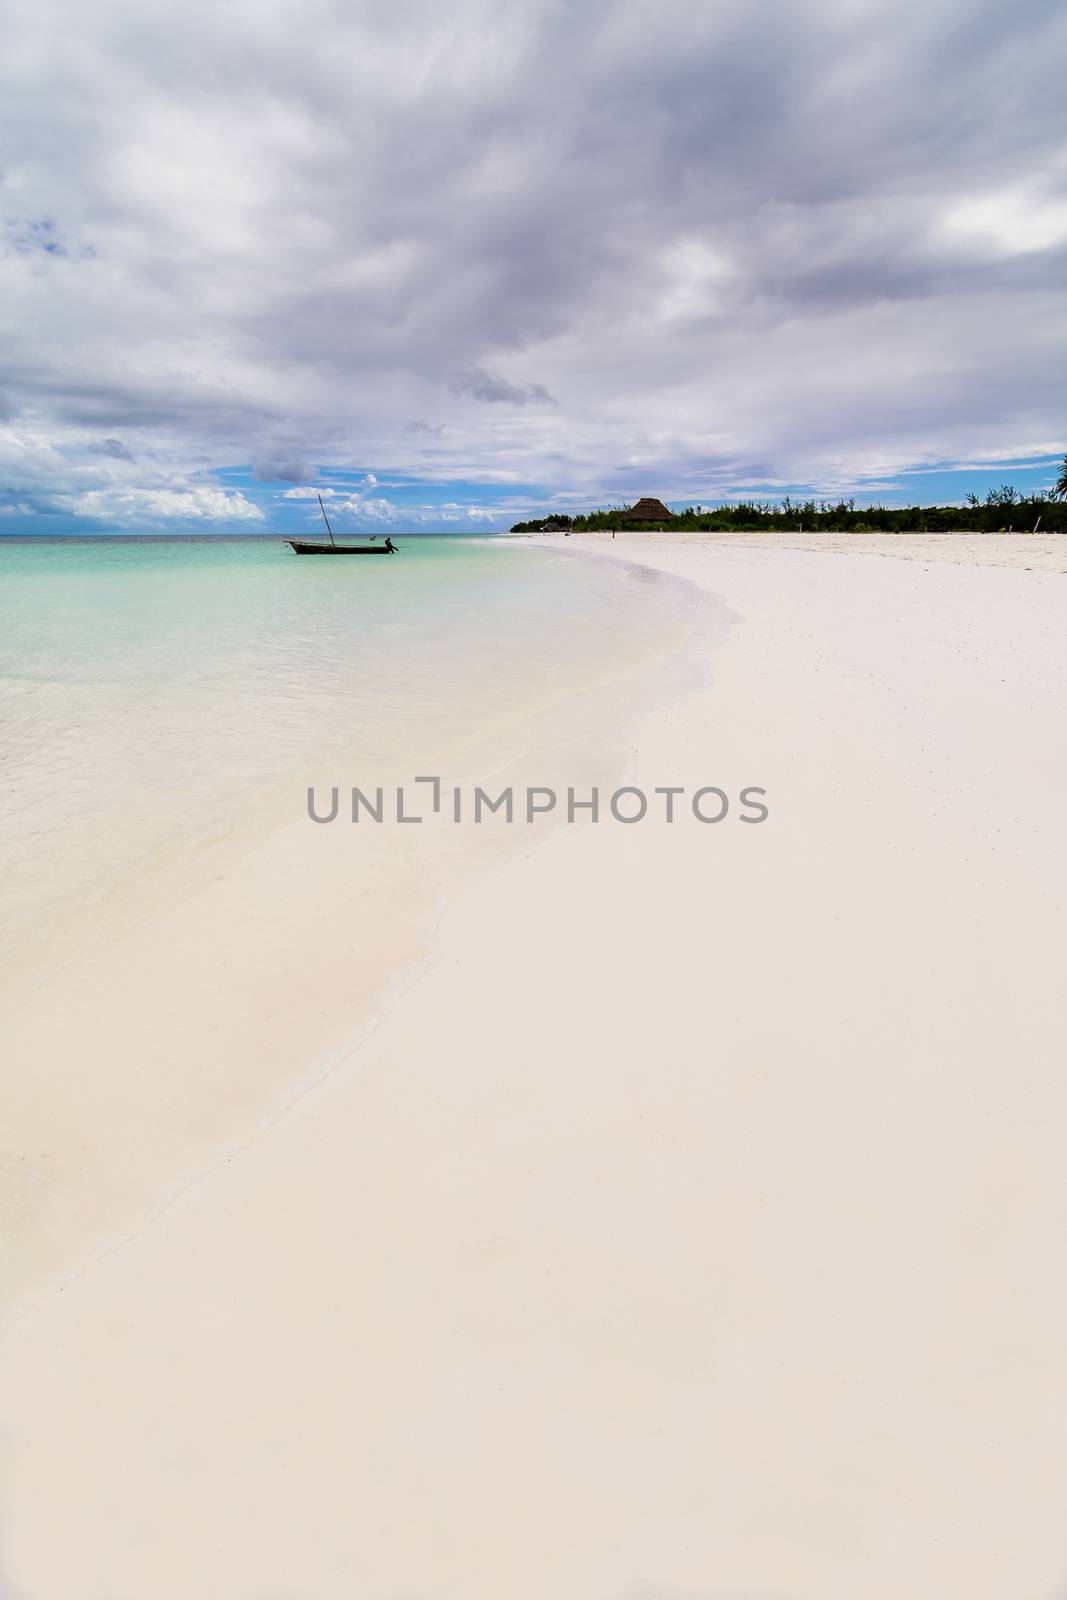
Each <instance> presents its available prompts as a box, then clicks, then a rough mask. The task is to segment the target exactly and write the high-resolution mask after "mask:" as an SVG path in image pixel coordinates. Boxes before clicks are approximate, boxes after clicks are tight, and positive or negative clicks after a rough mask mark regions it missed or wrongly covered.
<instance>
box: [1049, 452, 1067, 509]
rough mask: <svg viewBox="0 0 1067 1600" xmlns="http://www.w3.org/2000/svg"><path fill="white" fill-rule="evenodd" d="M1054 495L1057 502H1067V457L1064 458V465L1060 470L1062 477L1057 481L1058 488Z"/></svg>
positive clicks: (1054, 490)
mask: <svg viewBox="0 0 1067 1600" xmlns="http://www.w3.org/2000/svg"><path fill="white" fill-rule="evenodd" d="M1052 493H1053V494H1054V495H1055V496H1056V499H1057V500H1067V456H1064V458H1063V465H1062V466H1061V468H1060V475H1059V477H1058V478H1057V479H1056V487H1055V488H1054V489H1053V491H1052Z"/></svg>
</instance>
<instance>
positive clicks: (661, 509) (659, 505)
mask: <svg viewBox="0 0 1067 1600" xmlns="http://www.w3.org/2000/svg"><path fill="white" fill-rule="evenodd" d="M620 520H621V521H623V522H673V521H674V513H673V512H671V511H668V510H667V507H666V506H665V505H664V504H663V501H662V500H649V499H647V498H646V499H644V500H639V501H638V502H637V504H636V505H635V506H631V507H630V509H629V511H624V512H623V513H622V517H621V519H620Z"/></svg>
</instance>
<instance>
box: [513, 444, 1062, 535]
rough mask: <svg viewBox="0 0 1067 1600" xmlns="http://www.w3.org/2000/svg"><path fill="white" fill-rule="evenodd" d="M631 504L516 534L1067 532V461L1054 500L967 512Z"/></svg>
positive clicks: (1015, 497)
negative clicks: (638, 507)
mask: <svg viewBox="0 0 1067 1600" xmlns="http://www.w3.org/2000/svg"><path fill="white" fill-rule="evenodd" d="M625 510H626V507H625V506H610V507H609V508H608V509H607V510H606V511H590V512H587V513H585V514H584V515H581V516H574V517H569V516H566V515H564V514H563V513H562V512H559V511H553V512H548V513H546V514H545V515H544V516H543V517H534V518H533V519H531V520H530V521H528V522H516V523H515V525H514V526H513V528H512V530H511V531H512V533H541V532H543V531H544V530H545V527H546V524H550V525H551V527H550V530H549V531H553V530H558V531H564V530H567V531H570V532H572V533H591V532H594V531H595V530H597V529H610V528H626V529H630V530H633V531H635V532H639V531H641V530H646V531H663V530H664V528H665V526H666V527H669V528H670V529H671V530H672V531H676V532H683V533H684V532H686V531H687V530H704V531H710V530H713V529H724V530H727V529H732V530H733V531H735V532H768V533H769V532H773V531H776V530H777V531H781V532H789V531H793V532H804V533H883V532H884V533H923V532H929V533H1006V532H1009V531H1014V532H1015V533H1032V532H1033V531H1034V529H1035V528H1037V530H1038V531H1039V532H1041V533H1067V456H1064V458H1063V467H1062V470H1061V471H1060V475H1059V479H1058V480H1057V483H1056V486H1055V488H1054V489H1053V490H1052V491H1051V493H1049V494H1031V495H1023V494H1019V493H1017V491H1016V490H1015V489H1014V488H1013V487H1012V485H1011V484H1010V483H1005V484H1003V485H1002V486H1001V487H1000V488H999V489H991V490H990V491H989V493H988V494H987V495H986V497H985V499H984V500H979V498H978V496H977V495H976V494H969V495H968V496H967V498H966V502H965V503H964V504H963V505H962V506H857V504H856V502H855V500H838V501H833V502H832V501H829V500H805V501H804V502H803V503H794V502H793V501H792V500H791V499H790V498H789V497H788V495H787V496H786V498H785V500H783V501H781V502H775V501H769V500H768V501H764V500H745V501H741V502H740V503H739V504H737V505H727V506H715V507H713V508H705V507H701V508H700V509H699V510H698V509H697V508H696V507H695V506H687V507H686V508H685V510H684V511H680V512H678V513H677V514H676V515H675V516H674V517H673V518H672V520H671V522H670V523H668V524H666V525H665V524H663V523H655V522H631V521H629V520H625V521H624V520H623V514H624V512H625Z"/></svg>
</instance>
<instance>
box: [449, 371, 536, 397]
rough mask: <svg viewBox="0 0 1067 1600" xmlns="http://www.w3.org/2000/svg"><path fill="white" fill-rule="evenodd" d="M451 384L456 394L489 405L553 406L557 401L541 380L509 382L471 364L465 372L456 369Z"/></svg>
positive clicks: (450, 380) (450, 386)
mask: <svg viewBox="0 0 1067 1600" xmlns="http://www.w3.org/2000/svg"><path fill="white" fill-rule="evenodd" d="M448 387H449V388H450V389H451V391H452V393H453V394H458V395H462V396H464V397H465V398H466V399H469V400H484V401H486V402H487V403H488V404H489V405H509V406H528V405H535V406H554V405H555V404H556V402H555V400H554V399H553V398H552V396H551V395H550V394H549V392H548V390H547V389H546V388H545V387H544V385H543V384H540V383H527V384H517V383H510V382H509V381H508V379H507V378H501V377H498V376H497V375H496V374H495V373H492V372H485V371H483V369H482V368H481V367H470V368H468V369H467V371H465V372H455V373H453V375H452V377H451V378H450V379H449V382H448Z"/></svg>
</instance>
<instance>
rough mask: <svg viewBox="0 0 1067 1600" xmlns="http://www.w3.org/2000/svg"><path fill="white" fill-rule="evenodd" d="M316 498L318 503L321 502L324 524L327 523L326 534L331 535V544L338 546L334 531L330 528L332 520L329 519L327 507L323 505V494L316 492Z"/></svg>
mask: <svg viewBox="0 0 1067 1600" xmlns="http://www.w3.org/2000/svg"><path fill="white" fill-rule="evenodd" d="M315 498H316V500H317V501H318V502H319V510H320V511H321V512H322V520H323V522H325V524H326V532H327V533H328V534H329V535H330V543H331V544H336V543H337V540H336V539H335V538H334V536H333V529H332V528H331V527H330V519H329V517H328V516H327V515H326V507H325V506H324V505H323V503H322V496H321V494H319V493H318V492H316V495H315Z"/></svg>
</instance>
